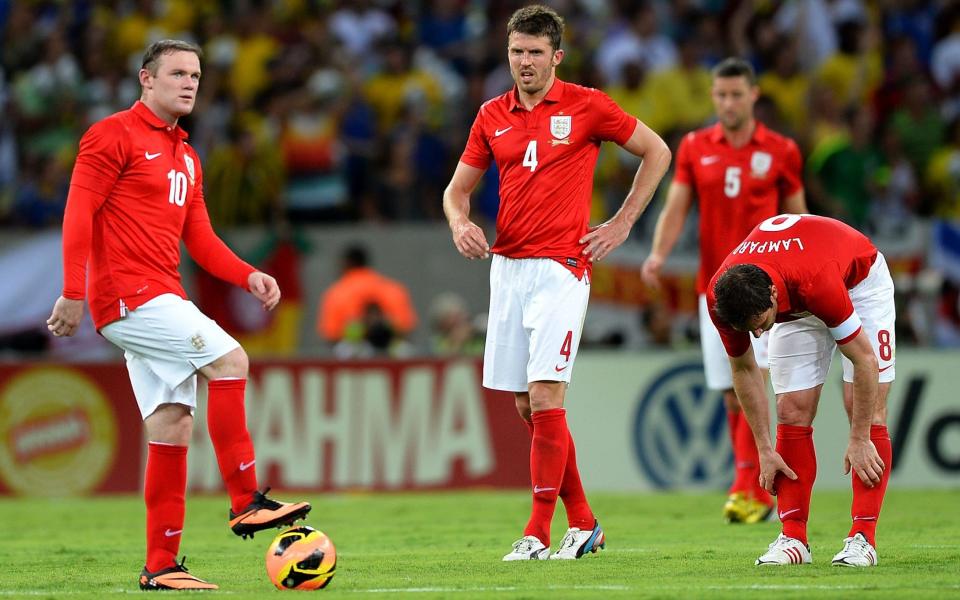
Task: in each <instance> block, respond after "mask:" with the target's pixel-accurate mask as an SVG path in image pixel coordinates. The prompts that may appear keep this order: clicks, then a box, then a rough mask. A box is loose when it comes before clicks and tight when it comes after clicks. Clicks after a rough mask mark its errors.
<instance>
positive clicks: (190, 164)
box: [183, 154, 194, 185]
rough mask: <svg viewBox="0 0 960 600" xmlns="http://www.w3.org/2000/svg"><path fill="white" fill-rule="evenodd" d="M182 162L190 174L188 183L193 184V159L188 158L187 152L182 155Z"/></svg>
mask: <svg viewBox="0 0 960 600" xmlns="http://www.w3.org/2000/svg"><path fill="white" fill-rule="evenodd" d="M183 162H184V163H186V165H187V174H188V175H190V185H193V179H194V172H193V159H192V158H190V155H189V154H184V155H183Z"/></svg>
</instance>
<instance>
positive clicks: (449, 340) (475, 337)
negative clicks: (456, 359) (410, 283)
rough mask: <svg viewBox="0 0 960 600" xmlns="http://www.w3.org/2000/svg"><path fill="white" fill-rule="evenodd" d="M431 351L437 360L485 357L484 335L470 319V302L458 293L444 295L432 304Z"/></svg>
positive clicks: (471, 318) (473, 320)
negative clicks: (441, 358)
mask: <svg viewBox="0 0 960 600" xmlns="http://www.w3.org/2000/svg"><path fill="white" fill-rule="evenodd" d="M430 327H431V329H432V331H433V335H432V339H431V342H430V346H431V349H432V351H433V353H434V354H436V355H438V356H464V355H480V354H483V343H484V339H483V338H484V336H483V331H482V330H481V329H479V328H478V327H477V326H476V320H475V319H474V318H473V317H472V316H471V315H470V310H469V309H468V308H467V301H466V300H464V299H463V297H462V296H460V295H459V294H457V293H455V292H445V293H443V294H440V295H438V296H437V297H436V298H434V299H433V302H432V303H431V304H430Z"/></svg>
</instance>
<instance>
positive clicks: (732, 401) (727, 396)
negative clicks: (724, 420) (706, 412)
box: [723, 390, 740, 415]
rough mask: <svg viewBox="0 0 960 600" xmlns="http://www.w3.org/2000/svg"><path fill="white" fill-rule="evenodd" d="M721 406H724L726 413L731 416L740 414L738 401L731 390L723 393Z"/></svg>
mask: <svg viewBox="0 0 960 600" xmlns="http://www.w3.org/2000/svg"><path fill="white" fill-rule="evenodd" d="M723 405H724V406H726V408H727V412H728V413H730V414H732V415H733V414H737V413H738V412H740V401H739V400H737V394H736V393H734V391H733V390H724V391H723Z"/></svg>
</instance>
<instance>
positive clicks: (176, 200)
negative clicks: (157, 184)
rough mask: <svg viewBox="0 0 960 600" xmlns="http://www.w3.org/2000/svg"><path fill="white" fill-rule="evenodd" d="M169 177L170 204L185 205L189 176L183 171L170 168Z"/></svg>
mask: <svg viewBox="0 0 960 600" xmlns="http://www.w3.org/2000/svg"><path fill="white" fill-rule="evenodd" d="M167 179H169V180H170V197H169V199H170V204H176V205H177V206H183V205H184V203H185V202H186V201H187V176H186V174H185V173H183V172H182V171H177V170H176V169H170V172H169V173H167Z"/></svg>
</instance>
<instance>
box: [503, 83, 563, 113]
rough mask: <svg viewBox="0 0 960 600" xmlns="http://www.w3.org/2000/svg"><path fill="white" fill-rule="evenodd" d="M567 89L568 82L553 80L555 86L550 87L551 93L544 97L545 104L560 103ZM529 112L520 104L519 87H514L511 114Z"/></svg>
mask: <svg viewBox="0 0 960 600" xmlns="http://www.w3.org/2000/svg"><path fill="white" fill-rule="evenodd" d="M566 87H567V84H566V82H564V81H561V80H560V79H558V78H557V77H556V76H554V78H553V85H552V86H550V91H548V92H547V95H546V96H544V97H543V100H542V101H543V102H549V103H550V104H556V103H557V102H560V99H561V98H562V97H563V91H564V89H565V88H566ZM520 109H522V110H527V109H526V107H524V105H523V104H520V90H519V89H517V85H516V84H514V85H513V93H511V94H510V112H513V111H515V110H520Z"/></svg>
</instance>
